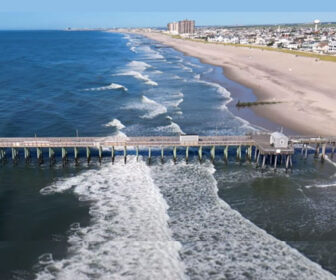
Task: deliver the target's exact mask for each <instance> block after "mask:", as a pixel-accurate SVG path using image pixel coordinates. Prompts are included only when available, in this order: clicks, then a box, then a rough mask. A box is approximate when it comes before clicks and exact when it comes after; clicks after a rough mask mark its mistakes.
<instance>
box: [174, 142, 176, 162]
mask: <svg viewBox="0 0 336 280" xmlns="http://www.w3.org/2000/svg"><path fill="white" fill-rule="evenodd" d="M173 160H174V162H175V163H176V146H174V148H173Z"/></svg>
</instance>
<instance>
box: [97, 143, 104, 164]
mask: <svg viewBox="0 0 336 280" xmlns="http://www.w3.org/2000/svg"><path fill="white" fill-rule="evenodd" d="M98 157H99V164H101V162H102V157H103V149H102V147H101V146H99V147H98Z"/></svg>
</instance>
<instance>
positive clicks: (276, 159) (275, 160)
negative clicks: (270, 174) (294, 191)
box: [274, 155, 278, 172]
mask: <svg viewBox="0 0 336 280" xmlns="http://www.w3.org/2000/svg"><path fill="white" fill-rule="evenodd" d="M277 163H278V155H275V158H274V172H276V169H277Z"/></svg>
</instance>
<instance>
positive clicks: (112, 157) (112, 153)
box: [111, 146, 138, 164]
mask: <svg viewBox="0 0 336 280" xmlns="http://www.w3.org/2000/svg"><path fill="white" fill-rule="evenodd" d="M137 148H138V147H137ZM137 152H138V150H137ZM114 158H115V149H114V146H112V148H111V160H112V164H113V163H114ZM137 160H138V158H137Z"/></svg>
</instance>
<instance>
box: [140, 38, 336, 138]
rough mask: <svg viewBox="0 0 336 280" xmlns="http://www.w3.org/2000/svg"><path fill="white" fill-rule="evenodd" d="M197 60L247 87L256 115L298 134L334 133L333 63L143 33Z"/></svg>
mask: <svg viewBox="0 0 336 280" xmlns="http://www.w3.org/2000/svg"><path fill="white" fill-rule="evenodd" d="M142 35H145V36H147V37H149V38H150V39H153V40H156V41H159V42H161V43H163V44H165V45H168V46H171V47H173V48H175V49H176V50H178V51H181V52H183V53H184V54H186V55H189V56H193V57H197V58H199V59H200V60H201V61H202V62H205V63H208V64H212V65H216V66H221V67H223V69H224V74H225V75H226V76H227V77H228V78H229V79H231V80H234V81H236V82H238V83H241V84H243V85H245V86H247V87H249V88H251V89H253V91H254V94H255V95H256V96H257V98H258V100H260V101H279V102H282V103H277V104H271V105H259V106H254V107H253V110H254V111H255V112H256V113H257V114H258V115H260V116H262V117H264V118H267V119H270V120H271V121H273V122H274V123H276V124H278V125H281V126H284V127H287V128H289V129H291V130H294V131H296V132H297V133H300V134H306V135H316V136H335V135H336V110H335V109H336V98H335V97H336V63H335V62H328V61H320V60H317V59H315V58H310V57H303V56H296V55H292V54H287V53H281V52H274V51H267V50H261V49H253V48H251V49H250V48H247V47H235V46H227V45H223V44H213V43H205V42H197V41H191V40H183V39H176V38H172V37H171V36H168V35H165V34H162V33H155V32H152V33H147V32H145V33H142Z"/></svg>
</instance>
